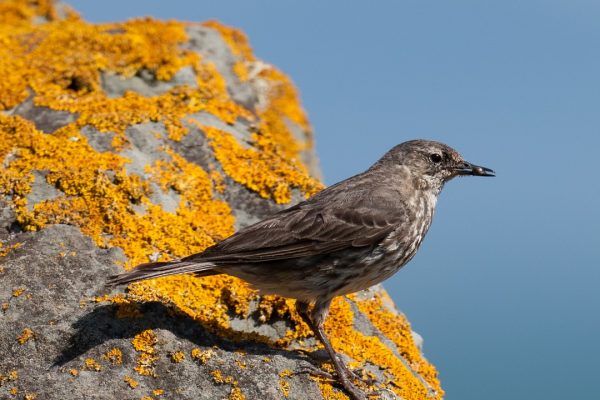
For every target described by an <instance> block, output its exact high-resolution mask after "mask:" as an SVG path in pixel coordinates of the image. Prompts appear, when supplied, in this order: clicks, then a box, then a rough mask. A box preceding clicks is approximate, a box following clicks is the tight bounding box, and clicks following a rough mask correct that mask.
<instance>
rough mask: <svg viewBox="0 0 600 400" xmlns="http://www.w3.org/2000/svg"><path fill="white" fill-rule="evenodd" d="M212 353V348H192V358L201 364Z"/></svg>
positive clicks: (209, 357) (211, 355) (212, 354)
mask: <svg viewBox="0 0 600 400" xmlns="http://www.w3.org/2000/svg"><path fill="white" fill-rule="evenodd" d="M214 355H215V352H214V351H213V350H212V349H206V350H200V349H199V348H197V347H195V348H193V349H192V358H193V359H194V360H197V361H199V362H201V363H202V364H206V363H207V362H208V360H210V359H211V358H212V357H213V356H214Z"/></svg>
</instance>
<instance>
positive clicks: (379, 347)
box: [325, 297, 443, 400]
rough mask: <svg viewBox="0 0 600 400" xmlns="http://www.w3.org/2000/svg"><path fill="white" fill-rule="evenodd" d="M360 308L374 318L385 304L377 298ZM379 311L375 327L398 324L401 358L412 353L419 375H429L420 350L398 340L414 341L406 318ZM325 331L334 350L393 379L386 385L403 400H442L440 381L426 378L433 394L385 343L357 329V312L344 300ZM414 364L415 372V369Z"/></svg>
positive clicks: (338, 301) (335, 303)
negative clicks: (355, 327)
mask: <svg viewBox="0 0 600 400" xmlns="http://www.w3.org/2000/svg"><path fill="white" fill-rule="evenodd" d="M357 304H358V306H359V308H361V310H365V311H371V312H369V313H368V314H367V315H371V314H372V311H373V310H374V307H376V306H377V305H378V306H379V307H380V308H381V302H380V300H378V298H377V297H376V298H375V299H374V300H362V301H357ZM379 311H381V314H378V315H379V316H378V318H376V320H377V321H378V322H376V323H375V322H374V324H375V325H376V326H378V327H379V326H382V327H385V326H384V325H385V324H386V323H387V324H394V322H395V325H394V327H395V328H394V329H397V330H399V331H401V332H400V333H398V334H396V335H395V336H394V338H395V339H396V340H397V344H398V345H399V346H401V347H399V351H400V352H401V354H403V356H406V354H409V353H410V354H411V356H412V357H414V358H415V359H418V360H419V362H418V364H419V365H416V364H415V366H417V367H418V368H419V370H417V372H425V371H428V367H427V365H428V363H427V362H426V361H425V360H424V359H423V358H422V356H421V355H420V353H419V352H418V350H417V349H416V348H415V349H410V348H407V346H406V342H402V341H400V340H398V338H399V337H401V336H405V337H406V335H408V336H409V337H410V335H411V329H410V326H409V325H408V323H407V322H406V321H405V320H403V317H400V316H398V315H395V314H393V313H390V312H389V311H387V312H386V311H384V310H381V309H380V310H379ZM379 311H378V312H379ZM400 322H404V323H400ZM325 329H326V331H327V333H328V335H329V337H330V339H331V343H332V345H333V346H334V348H336V349H337V350H339V351H341V352H343V353H344V354H347V355H349V356H350V357H352V358H353V359H354V360H356V361H358V362H361V363H365V362H370V363H372V364H375V365H377V366H378V367H380V368H382V369H384V370H386V372H387V374H386V375H387V376H389V377H390V381H389V382H386V383H388V384H390V383H391V385H388V387H389V388H391V390H393V391H394V392H395V393H396V394H397V395H398V396H400V397H402V398H403V399H407V400H411V399H414V400H417V399H423V398H432V399H441V398H442V396H443V391H442V390H441V388H440V387H439V382H438V381H437V377H435V376H432V375H431V374H425V376H423V378H424V379H426V381H427V383H428V385H429V386H430V387H431V388H432V389H433V390H430V388H429V387H428V386H426V385H424V384H423V382H422V381H421V380H420V379H419V378H417V377H416V376H415V374H413V371H412V370H411V369H409V368H408V367H407V366H406V365H405V364H404V363H403V362H402V361H401V360H400V359H399V358H398V357H396V356H395V355H394V353H393V352H392V351H391V350H390V349H389V348H388V347H387V346H386V345H385V344H384V343H383V342H382V341H381V340H379V339H378V338H377V337H375V336H365V335H363V334H362V333H360V332H357V331H356V330H355V329H353V312H352V309H351V307H350V304H348V301H347V300H345V299H343V298H336V299H334V301H333V302H332V306H331V313H330V317H329V318H328V319H327V321H326V322H325ZM386 331H387V332H385V333H390V332H389V329H386ZM412 364H413V363H411V368H412V367H413V365H412ZM432 378H433V379H432Z"/></svg>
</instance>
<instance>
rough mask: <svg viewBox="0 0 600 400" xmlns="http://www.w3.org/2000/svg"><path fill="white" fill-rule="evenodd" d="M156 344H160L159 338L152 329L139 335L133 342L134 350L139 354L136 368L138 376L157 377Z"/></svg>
mask: <svg viewBox="0 0 600 400" xmlns="http://www.w3.org/2000/svg"><path fill="white" fill-rule="evenodd" d="M156 343H158V338H157V337H156V333H154V331H152V330H151V329H146V330H145V331H143V332H141V333H138V334H137V335H135V337H134V338H133V340H132V341H131V344H133V348H134V349H135V350H136V351H137V352H138V353H139V354H138V359H137V366H136V367H135V368H134V370H135V371H136V372H137V373H138V374H140V375H146V376H156V372H155V370H154V367H155V366H156V361H157V360H158V357H157V355H156V349H155V346H156Z"/></svg>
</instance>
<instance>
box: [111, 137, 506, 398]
mask: <svg viewBox="0 0 600 400" xmlns="http://www.w3.org/2000/svg"><path fill="white" fill-rule="evenodd" d="M469 175H470V176H495V172H494V171H493V170H491V169H489V168H486V167H482V166H478V165H474V164H471V163H469V162H467V161H465V160H464V159H463V157H462V156H461V155H460V154H459V153H458V152H457V151H456V150H454V149H452V148H451V147H449V146H448V145H446V144H443V143H440V142H436V141H430V140H422V139H418V140H410V141H407V142H404V143H401V144H399V145H397V146H395V147H393V148H392V149H391V150H389V151H388V152H387V153H385V154H384V155H383V156H382V157H381V158H380V159H379V160H378V161H377V162H375V164H373V165H372V166H371V167H370V168H368V169H367V170H366V171H364V172H362V173H359V174H357V175H355V176H353V177H350V178H348V179H346V180H343V181H341V182H339V183H336V184H334V185H332V186H329V187H327V188H325V189H323V190H322V191H320V192H319V193H317V194H316V195H314V196H313V197H311V198H309V199H307V200H305V201H302V202H300V203H298V204H296V205H294V206H291V207H289V208H287V209H284V210H282V211H279V212H277V213H275V214H273V215H271V216H269V217H267V218H266V219H264V220H262V221H259V222H257V223H254V224H252V225H250V226H247V227H245V228H243V229H241V230H239V231H238V232H236V233H234V234H233V235H232V236H230V237H228V238H226V239H224V240H223V241H221V242H218V243H216V244H214V245H213V246H211V247H208V248H207V249H205V250H204V251H203V252H200V253H197V254H192V255H190V256H187V257H184V258H180V259H176V260H172V261H161V262H150V263H145V264H141V265H139V266H137V267H135V268H134V269H132V270H130V271H128V272H124V273H122V274H119V275H114V276H112V277H110V278H109V280H108V281H107V284H108V285H109V286H115V285H121V284H128V283H132V282H137V281H141V280H145V279H151V278H158V277H163V276H169V275H175V274H194V275H195V276H200V277H202V276H209V275H216V274H227V275H232V276H235V277H238V278H241V279H243V280H244V281H247V282H248V283H250V284H251V285H252V286H253V287H254V288H256V289H259V290H260V291H261V293H265V294H277V295H280V296H283V297H288V298H292V299H296V308H297V310H298V312H299V314H300V315H301V316H302V318H303V319H304V321H305V322H306V323H307V324H308V326H309V327H310V328H311V329H312V331H313V332H314V334H315V336H316V338H317V339H318V340H319V341H320V342H321V343H322V344H323V346H324V347H325V350H326V352H327V354H328V356H329V358H330V359H331V361H332V363H333V366H334V369H335V372H336V375H337V379H338V383H339V384H340V385H341V386H342V388H343V389H344V390H345V391H346V393H347V394H349V395H350V396H351V398H353V399H355V400H362V399H365V398H366V397H365V395H364V392H362V391H361V390H360V389H358V388H357V387H356V386H355V384H354V382H353V381H354V379H356V378H357V376H356V375H355V374H354V373H353V371H351V370H350V369H349V368H348V367H347V366H346V365H345V363H344V362H343V360H342V359H341V358H340V357H339V356H338V354H337V353H336V351H335V350H334V349H333V347H332V345H331V342H330V341H329V338H328V337H327V335H326V333H325V330H324V321H325V319H326V317H327V314H328V311H329V306H330V304H331V301H332V299H333V298H335V297H336V296H343V295H346V294H350V293H354V292H358V291H361V290H364V289H367V288H369V287H371V286H373V285H376V284H378V283H380V282H382V281H384V280H386V279H387V278H389V277H390V276H392V275H393V274H394V273H396V272H397V271H398V270H399V269H400V268H402V267H403V266H404V265H405V264H407V263H408V262H409V261H410V260H411V259H412V258H413V257H414V255H415V253H416V252H417V249H418V248H419V246H420V245H421V243H422V241H423V238H424V237H425V235H426V233H427V231H428V229H429V227H430V225H431V221H432V218H433V215H434V211H435V207H436V203H437V199H438V196H439V194H440V192H441V190H442V188H443V187H444V185H445V183H446V182H448V181H450V180H451V179H453V178H455V177H457V176H469ZM311 306H312V308H311Z"/></svg>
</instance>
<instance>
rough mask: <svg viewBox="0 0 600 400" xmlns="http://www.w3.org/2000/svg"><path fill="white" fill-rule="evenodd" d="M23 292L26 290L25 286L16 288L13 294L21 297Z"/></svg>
mask: <svg viewBox="0 0 600 400" xmlns="http://www.w3.org/2000/svg"><path fill="white" fill-rule="evenodd" d="M23 292H25V289H24V288H16V289H14V290H13V292H12V295H13V297H19V296H20V295H22V294H23Z"/></svg>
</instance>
